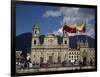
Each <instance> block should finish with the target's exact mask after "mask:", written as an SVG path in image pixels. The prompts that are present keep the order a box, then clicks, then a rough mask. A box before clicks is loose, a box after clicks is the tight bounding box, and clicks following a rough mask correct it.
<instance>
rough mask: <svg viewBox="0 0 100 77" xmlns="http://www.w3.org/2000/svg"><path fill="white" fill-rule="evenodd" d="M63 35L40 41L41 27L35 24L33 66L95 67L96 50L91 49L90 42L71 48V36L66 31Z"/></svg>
mask: <svg viewBox="0 0 100 77" xmlns="http://www.w3.org/2000/svg"><path fill="white" fill-rule="evenodd" d="M65 26H66V25H64V27H63V35H62V36H59V38H58V36H56V35H55V34H53V33H49V34H47V35H45V36H44V37H42V40H41V39H40V38H41V37H40V27H39V25H38V24H34V26H33V28H32V44H31V62H32V63H33V64H35V63H37V64H43V63H44V64H51V65H52V64H62V63H64V64H65V65H66V66H68V65H71V64H72V65H77V66H79V65H80V63H82V64H83V65H95V64H94V63H95V48H90V47H89V44H88V41H87V40H85V42H83V41H82V40H78V41H77V47H76V48H70V47H69V43H70V41H69V36H68V34H67V33H66V32H65V31H64V28H65Z"/></svg>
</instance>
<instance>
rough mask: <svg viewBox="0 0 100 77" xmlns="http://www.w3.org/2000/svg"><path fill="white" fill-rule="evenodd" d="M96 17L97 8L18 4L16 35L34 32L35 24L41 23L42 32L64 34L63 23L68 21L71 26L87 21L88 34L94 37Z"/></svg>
mask: <svg viewBox="0 0 100 77" xmlns="http://www.w3.org/2000/svg"><path fill="white" fill-rule="evenodd" d="M94 19H95V9H89V8H74V7H55V6H40V5H20V4H17V5H16V35H20V34H22V33H26V32H32V26H33V25H34V24H39V27H40V34H47V33H54V34H57V35H59V34H62V28H63V24H64V23H65V22H66V23H67V24H68V25H71V26H72V25H74V24H77V23H81V24H82V23H86V24H87V34H88V35H89V36H91V37H94V35H95V34H94V26H95V25H94V24H95V21H94ZM81 34H83V33H81ZM69 35H75V34H69Z"/></svg>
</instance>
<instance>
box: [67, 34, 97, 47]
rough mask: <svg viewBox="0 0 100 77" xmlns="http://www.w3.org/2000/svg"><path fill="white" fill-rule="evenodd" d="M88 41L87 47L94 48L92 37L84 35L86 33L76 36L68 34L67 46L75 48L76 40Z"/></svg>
mask: <svg viewBox="0 0 100 77" xmlns="http://www.w3.org/2000/svg"><path fill="white" fill-rule="evenodd" d="M86 40H87V41H88V44H89V47H90V48H94V47H95V40H94V39H93V38H91V37H90V36H86V35H76V36H70V44H69V46H70V47H71V48H75V47H76V44H77V41H83V42H85V41H86Z"/></svg>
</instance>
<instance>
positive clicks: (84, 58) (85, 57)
mask: <svg viewBox="0 0 100 77" xmlns="http://www.w3.org/2000/svg"><path fill="white" fill-rule="evenodd" d="M87 56H88V54H87V52H86V50H84V52H83V66H86V65H87V62H88V61H87Z"/></svg>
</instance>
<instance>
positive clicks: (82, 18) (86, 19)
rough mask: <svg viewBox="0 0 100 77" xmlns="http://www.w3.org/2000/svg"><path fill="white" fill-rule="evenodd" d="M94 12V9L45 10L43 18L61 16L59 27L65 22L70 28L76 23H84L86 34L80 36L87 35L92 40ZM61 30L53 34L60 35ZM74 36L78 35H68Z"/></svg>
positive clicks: (63, 8)
mask: <svg viewBox="0 0 100 77" xmlns="http://www.w3.org/2000/svg"><path fill="white" fill-rule="evenodd" d="M94 12H95V11H94V9H88V8H72V7H61V8H60V9H59V10H47V11H46V12H45V14H44V15H43V16H44V17H47V18H48V17H59V16H63V19H62V21H60V23H61V25H64V23H65V22H66V23H67V24H68V25H71V26H73V25H74V24H77V23H86V24H87V25H86V28H87V33H80V34H81V35H89V36H91V37H93V38H94V19H95V18H94ZM62 28H63V27H62ZM62 28H59V29H58V30H56V31H53V33H55V34H56V35H61V34H62ZM74 35H78V33H69V36H74Z"/></svg>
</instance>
